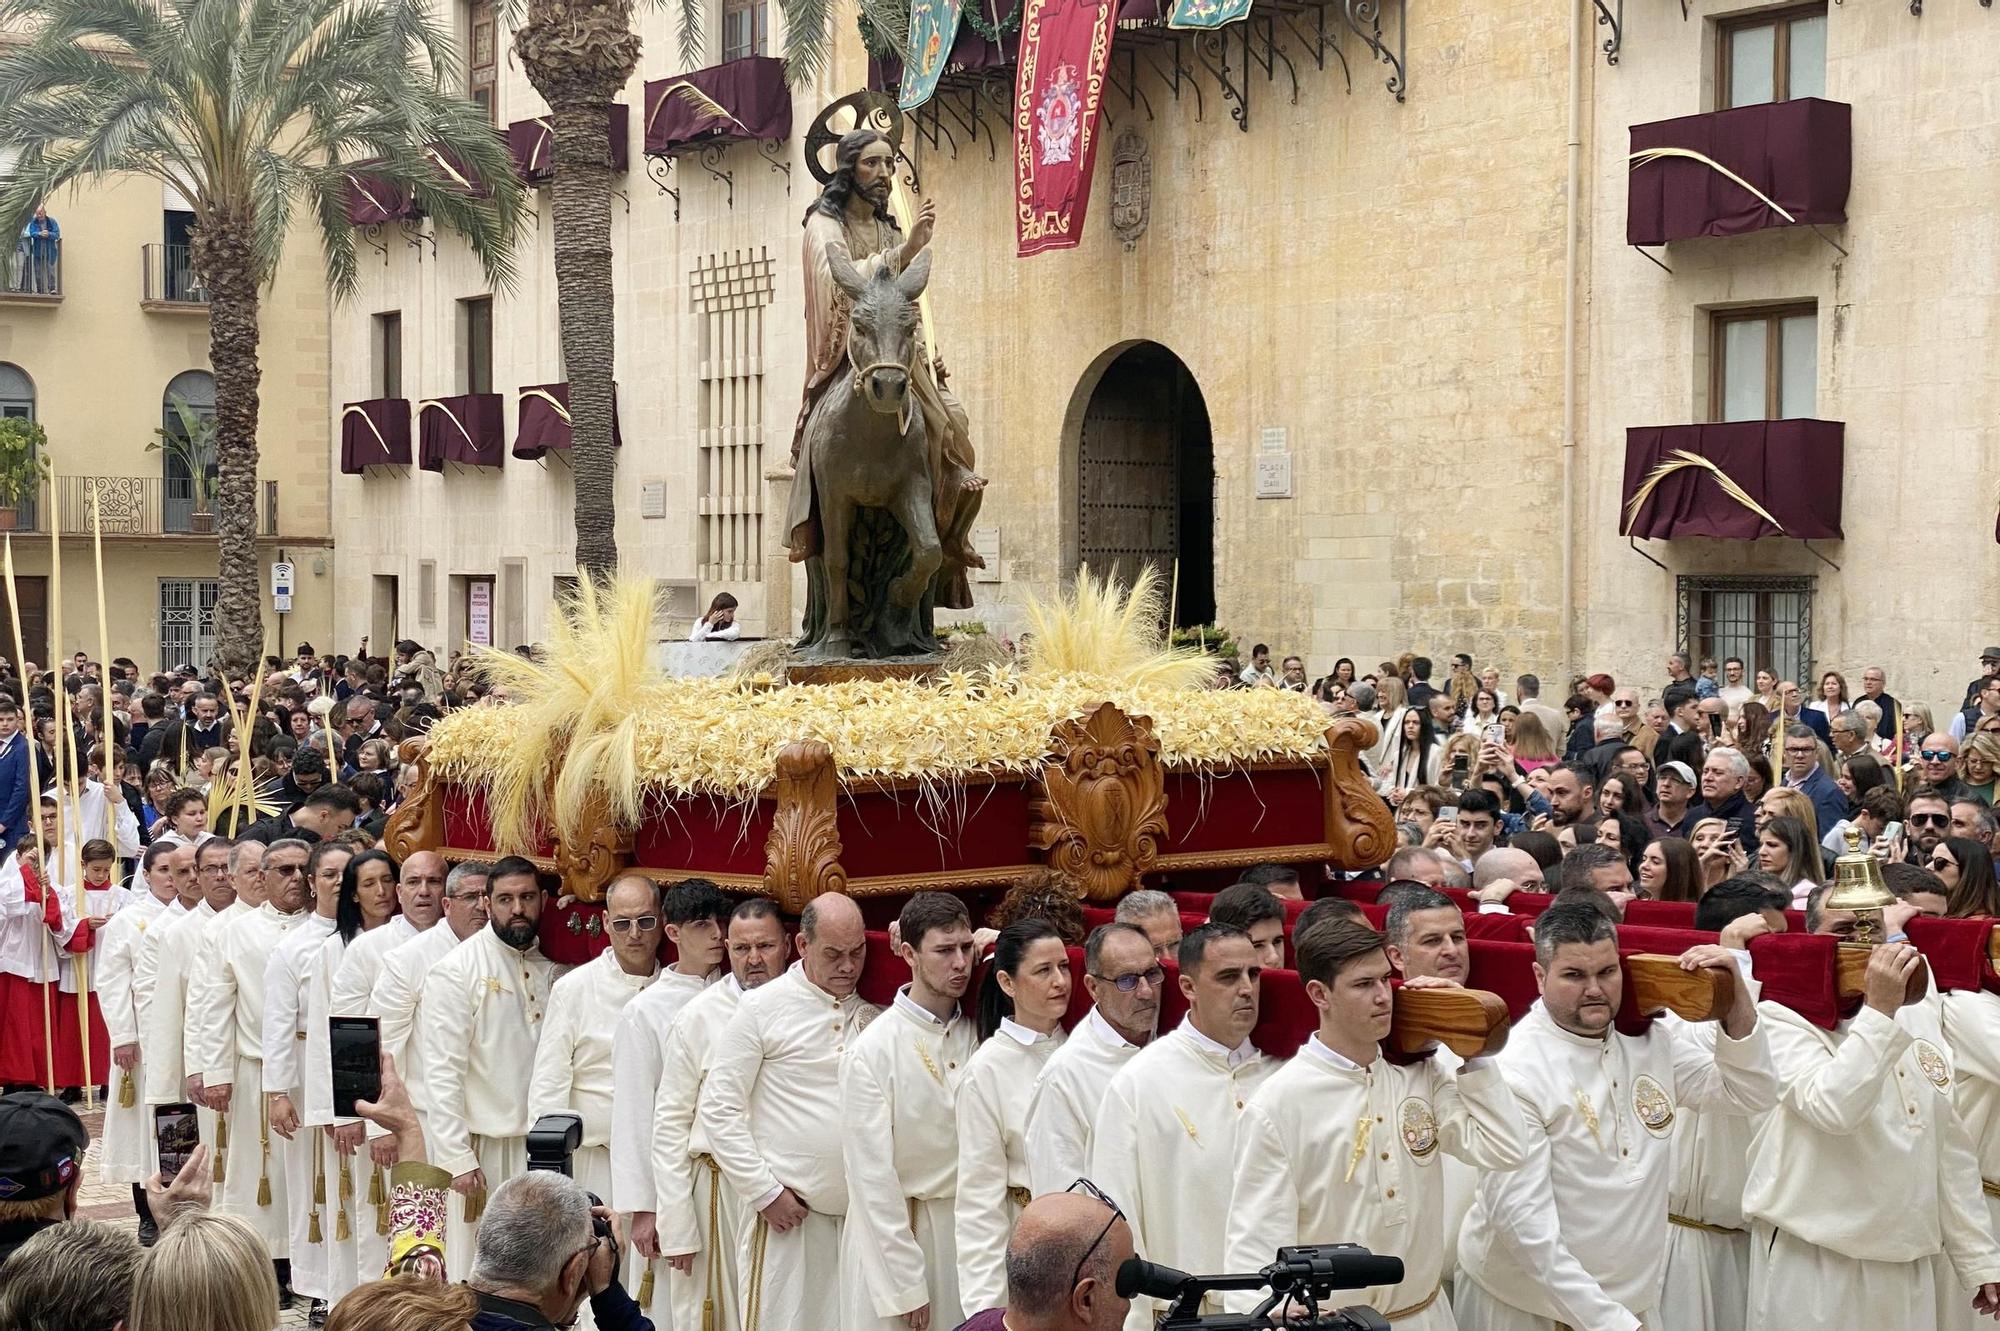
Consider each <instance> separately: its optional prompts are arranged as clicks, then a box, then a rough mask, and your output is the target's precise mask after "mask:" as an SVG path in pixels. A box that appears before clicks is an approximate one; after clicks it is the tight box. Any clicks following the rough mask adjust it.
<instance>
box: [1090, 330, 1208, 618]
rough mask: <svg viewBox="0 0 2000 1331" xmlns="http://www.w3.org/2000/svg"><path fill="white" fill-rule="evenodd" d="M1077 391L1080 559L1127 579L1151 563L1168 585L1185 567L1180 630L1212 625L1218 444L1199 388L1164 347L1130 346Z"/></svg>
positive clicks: (1178, 605) (1106, 359) (1177, 610)
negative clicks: (1211, 430)
mask: <svg viewBox="0 0 2000 1331" xmlns="http://www.w3.org/2000/svg"><path fill="white" fill-rule="evenodd" d="M1093 377H1094V378H1095V382H1094V383H1093V382H1092V380H1093ZM1077 395H1078V397H1079V398H1082V399H1083V401H1082V410H1081V412H1080V413H1079V412H1078V411H1077V410H1076V409H1075V407H1074V406H1073V407H1072V409H1071V417H1072V420H1074V421H1075V425H1074V435H1073V438H1074V439H1075V441H1076V444H1075V450H1076V451H1075V457H1076V472H1075V475H1076V500H1077V507H1076V519H1075V521H1076V527H1075V531H1076V544H1075V551H1076V560H1075V562H1076V563H1077V564H1081V565H1085V566H1087V567H1089V568H1090V569H1092V570H1093V571H1095V572H1098V573H1106V572H1109V573H1114V574H1116V575H1117V577H1118V578H1119V579H1120V580H1121V581H1123V582H1127V583H1129V582H1130V581H1131V580H1132V579H1133V578H1135V577H1136V576H1138V573H1139V570H1140V569H1141V568H1144V567H1148V566H1150V567H1152V568H1153V569H1155V570H1157V571H1158V573H1159V575H1160V580H1161V582H1162V584H1164V585H1167V586H1169V587H1171V586H1173V585H1174V584H1175V575H1176V572H1177V571H1178V574H1179V579H1178V594H1177V595H1176V596H1175V600H1174V623H1175V626H1176V627H1179V626H1182V625H1189V624H1208V623H1212V622H1213V621H1214V619H1215V544H1214V535H1215V448H1214V440H1213V438H1212V436H1211V435H1210V432H1209V423H1208V406H1207V404H1206V403H1205V402H1204V401H1203V400H1202V395H1201V388H1200V386H1199V385H1198V384H1196V383H1195V381H1194V376H1193V375H1192V374H1190V373H1189V372H1188V368H1187V366H1186V365H1185V364H1183V363H1182V362H1181V358H1180V357H1178V356H1176V355H1175V354H1174V353H1173V352H1171V351H1169V350H1167V348H1165V347H1163V346H1161V345H1160V344H1159V343H1157V342H1133V343H1130V344H1127V345H1126V346H1124V347H1121V348H1117V349H1114V350H1113V351H1111V352H1107V353H1106V354H1105V356H1103V357H1100V358H1099V360H1098V362H1097V363H1096V364H1095V365H1093V366H1092V367H1091V369H1090V370H1089V371H1087V372H1086V373H1085V375H1084V378H1083V381H1082V382H1081V383H1080V384H1079V385H1078V386H1077ZM1079 417H1080V418H1079Z"/></svg>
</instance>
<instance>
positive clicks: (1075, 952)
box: [1062, 947, 1090, 1031]
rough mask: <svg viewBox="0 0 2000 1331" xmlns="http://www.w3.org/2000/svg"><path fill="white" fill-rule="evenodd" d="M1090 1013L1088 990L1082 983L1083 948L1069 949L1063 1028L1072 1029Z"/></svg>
mask: <svg viewBox="0 0 2000 1331" xmlns="http://www.w3.org/2000/svg"><path fill="white" fill-rule="evenodd" d="M1089 1015H1090V990H1089V989H1087V988H1085V987H1084V983H1083V949H1082V948H1080V947H1073V948H1071V949H1070V950H1069V1010H1068V1011H1067V1012H1065V1013H1063V1019H1062V1024H1063V1029H1064V1030H1066V1031H1073V1030H1075V1029H1076V1024H1077V1023H1078V1022H1080V1021H1082V1020H1083V1019H1084V1018H1085V1017H1087V1016H1089Z"/></svg>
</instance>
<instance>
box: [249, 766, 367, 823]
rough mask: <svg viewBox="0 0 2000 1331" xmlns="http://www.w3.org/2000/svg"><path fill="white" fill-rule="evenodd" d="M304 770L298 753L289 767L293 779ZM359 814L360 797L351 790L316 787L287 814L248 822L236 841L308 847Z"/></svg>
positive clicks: (329, 786)
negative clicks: (288, 842) (290, 841)
mask: <svg viewBox="0 0 2000 1331" xmlns="http://www.w3.org/2000/svg"><path fill="white" fill-rule="evenodd" d="M305 767H306V755H305V754H303V753H301V754H300V755H299V757H298V762H297V763H296V764H295V765H294V766H293V768H292V773H293V776H294V778H297V777H299V776H301V775H303V774H304V770H305ZM360 815H361V798H360V796H358V795H356V794H355V793H354V792H353V790H351V789H349V788H348V787H346V786H343V785H338V784H335V785H328V786H319V787H317V788H315V789H314V790H313V791H312V792H311V793H310V794H308V795H307V796H306V797H305V798H304V799H303V800H302V801H300V802H299V804H298V806H297V807H296V808H293V809H292V810H290V811H289V812H286V813H281V814H279V815H278V816H277V817H275V818H266V819H264V820H263V821H262V822H258V823H252V824H251V825H250V826H249V827H247V828H245V829H244V830H243V834H242V835H241V836H239V837H238V838H237V840H239V841H262V842H264V843H265V844H266V845H269V844H270V843H272V842H276V841H284V840H287V839H292V838H296V839H298V840H300V841H304V842H306V843H308V844H317V843H319V842H321V841H324V840H327V839H329V838H331V837H335V836H338V835H339V834H340V833H342V832H345V831H346V830H347V829H348V828H350V827H352V826H354V820H355V819H356V818H358V817H360Z"/></svg>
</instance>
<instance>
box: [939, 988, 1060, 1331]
mask: <svg viewBox="0 0 2000 1331" xmlns="http://www.w3.org/2000/svg"><path fill="white" fill-rule="evenodd" d="M1062 1044H1063V1032H1062V1028H1061V1027H1057V1028H1056V1030H1055V1031H1053V1032H1052V1033H1050V1034H1048V1035H1038V1034H1036V1033H1035V1032H1034V1031H1032V1030H1029V1029H1028V1028H1027V1027H1026V1026H1022V1025H1020V1024H1019V1023H1017V1022H1015V1021H1014V1020H1013V1019H1012V1018H1006V1017H1003V1018H1002V1019H1001V1021H1000V1029H999V1030H998V1031H997V1032H995V1033H994V1034H993V1036H992V1037H991V1038H989V1039H988V1040H986V1041H985V1043H983V1044H981V1045H980V1046H979V1048H978V1049H976V1050H974V1051H973V1054H972V1060H971V1062H969V1063H967V1064H966V1066H965V1080H963V1081H961V1082H960V1083H959V1084H958V1197H957V1200H956V1201H955V1202H954V1203H953V1223H954V1227H955V1233H954V1238H955V1240H956V1243H957V1247H958V1301H959V1306H960V1307H961V1308H963V1309H964V1310H965V1312H966V1313H967V1314H968V1315H970V1314H972V1313H976V1312H983V1311H984V1310H986V1309H988V1308H1002V1307H1005V1306H1006V1304H1007V1240H1008V1239H1010V1238H1012V1237H1013V1236H1014V1222H1015V1221H1016V1220H1018V1219H1020V1216H1021V1202H1022V1199H1023V1198H1026V1197H1028V1196H1030V1195H1032V1194H1030V1192H1029V1188H1030V1187H1031V1186H1032V1185H1031V1183H1030V1180H1029V1174H1028V1141H1027V1131H1028V1102H1029V1101H1030V1100H1031V1099H1032V1098H1033V1097H1034V1093H1035V1080H1036V1078H1038V1077H1039V1076H1041V1074H1042V1070H1043V1069H1044V1068H1045V1067H1047V1065H1048V1062H1049V1058H1050V1056H1051V1055H1053V1054H1054V1053H1055V1052H1056V1051H1057V1050H1058V1049H1060V1048H1061V1047H1062Z"/></svg>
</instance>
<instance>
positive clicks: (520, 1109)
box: [423, 855, 555, 1271]
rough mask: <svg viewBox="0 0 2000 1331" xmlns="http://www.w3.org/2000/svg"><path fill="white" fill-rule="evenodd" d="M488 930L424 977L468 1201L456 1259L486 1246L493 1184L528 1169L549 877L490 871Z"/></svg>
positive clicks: (430, 1124)
mask: <svg viewBox="0 0 2000 1331" xmlns="http://www.w3.org/2000/svg"><path fill="white" fill-rule="evenodd" d="M486 911H487V922H486V928H484V929H482V930H480V931H479V932H478V933H476V934H474V935H473V936H472V937H471V938H469V939H467V940H466V941H465V943H464V944H463V945H461V946H459V947H456V948H453V949H452V950H451V951H450V952H449V953H447V954H446V955H445V958H444V960H443V961H440V962H439V963H438V964H437V966H436V967H435V968H433V969H432V971H431V973H430V978H429V979H427V980H426V981H425V982H424V998H423V1006H424V1024H425V1027H426V1030H425V1034H424V1055H425V1060H426V1062H427V1063H428V1065H429V1076H428V1082H429V1088H428V1089H429V1094H430V1117H429V1120H428V1121H427V1123H426V1124H425V1128H426V1131H427V1133H428V1136H429V1138H430V1155H431V1160H432V1162H433V1163H435V1164H436V1165H437V1166H438V1167H439V1168H440V1169H443V1170H444V1171H445V1172H446V1173H448V1174H450V1175H451V1176H452V1177H451V1187H452V1191H454V1192H456V1193H457V1194H458V1195H459V1204H458V1205H457V1206H455V1207H452V1208H451V1210H450V1212H449V1213H448V1214H447V1217H446V1219H447V1224H448V1227H447V1229H446V1231H445V1235H446V1237H445V1242H446V1248H445V1252H446V1255H447V1259H448V1260H449V1261H450V1262H451V1264H452V1266H453V1267H454V1268H455V1269H457V1270H461V1271H463V1270H465V1269H467V1267H468V1265H470V1264H471V1263H472V1262H473V1261H474V1260H475V1258H476V1254H477V1252H478V1233H479V1230H478V1226H479V1217H480V1213H481V1212H482V1211H483V1210H484V1209H485V1205H486V1200H487V1197H488V1195H489V1190H490V1189H492V1188H495V1187H498V1186H499V1185H500V1184H501V1183H502V1182H504V1181H505V1180H507V1179H510V1178H512V1177H514V1176H515V1175H516V1174H519V1173H521V1172H522V1171H523V1170H525V1169H526V1168H527V1167H528V1129H529V1128H531V1127H533V1126H534V1116H533V1115H532V1114H531V1113H530V1112H529V1111H528V1083H529V1079H530V1078H531V1077H532V1076H533V1075H534V1069H535V1047H536V1045H537V1044H538V1043H540V1039H541V1030H542V1018H543V1015H544V1014H545V1013H546V1012H547V1011H548V1004H549V985H550V982H551V980H552V978H553V972H554V969H555V967H554V965H553V964H552V963H551V962H550V961H549V959H548V958H547V957H544V956H543V955H542V953H541V949H540V948H539V947H538V946H536V939H537V937H538V934H537V925H538V924H539V922H540V920H541V916H542V884H541V879H540V877H539V876H538V874H537V873H536V870H535V866H534V865H533V864H532V863H530V862H529V861H527V860H524V859H521V858H520V857H518V856H512V855H510V856H508V857H507V858H505V859H503V860H501V861H499V862H498V863H497V864H495V865H494V866H493V868H492V870H491V872H490V873H489V875H488V877H487V903H486Z"/></svg>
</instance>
